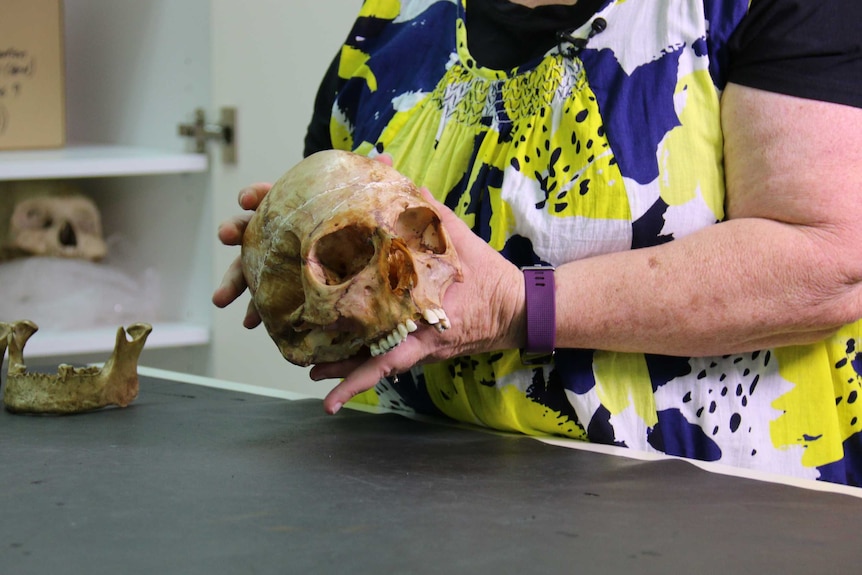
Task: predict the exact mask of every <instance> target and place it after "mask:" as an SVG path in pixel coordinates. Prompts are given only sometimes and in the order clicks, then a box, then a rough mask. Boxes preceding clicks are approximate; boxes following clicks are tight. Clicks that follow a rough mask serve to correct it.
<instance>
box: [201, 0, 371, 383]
mask: <svg viewBox="0 0 862 575" xmlns="http://www.w3.org/2000/svg"><path fill="white" fill-rule="evenodd" d="M360 6H361V1H360V0H325V1H319V2H296V1H294V0H244V1H243V2H238V1H237V0H212V15H211V19H212V27H211V36H212V46H213V87H214V90H213V106H214V107H216V108H217V107H219V106H224V105H234V106H237V107H238V109H239V134H238V152H239V164H238V165H237V166H235V167H230V166H223V165H221V164H220V163H219V162H218V161H217V160H216V161H214V165H213V171H212V176H213V182H214V185H213V187H214V194H215V208H214V212H215V214H214V222H213V237H214V236H215V229H216V225H217V223H218V222H220V221H222V220H224V219H226V218H227V217H229V216H230V215H232V214H235V213H237V212H238V211H239V208H238V207H237V204H236V196H237V193H238V192H239V190H240V189H241V188H242V187H243V186H244V185H247V184H250V183H252V182H256V181H274V180H275V179H277V178H278V177H279V176H280V175H281V174H282V173H284V172H285V171H287V170H288V169H289V168H290V167H291V166H292V165H293V164H295V163H296V162H298V161H299V160H300V159H301V157H302V141H303V137H304V134H305V129H306V126H307V125H308V121H309V119H310V117H311V110H312V106H313V101H314V96H315V94H316V91H317V86H318V83H319V81H320V79H321V77H322V76H323V74H324V72H325V70H326V68H327V66H328V64H329V62H330V61H331V59H332V57H333V56H334V54H335V53H336V50H337V48H338V47H339V46H340V44H341V43H342V41H343V40H344V38H346V37H347V34H348V32H349V31H350V27H351V25H352V23H353V21H354V20H355V17H356V14H357V12H358V11H359V8H360ZM214 158H215V156H214ZM213 241H214V244H215V240H213ZM213 249H214V252H215V257H214V260H215V272H214V276H213V287H215V286H216V285H218V282H219V281H220V280H221V276H222V272H223V271H224V270H225V269H227V266H228V265H229V263H230V261H231V260H232V259H233V258H234V257H235V256H236V255H237V254H238V253H239V252H238V249H237V250H231V249H228V248H225V247H222V246H220V245H214V247H213ZM247 301H248V300H247V298H245V297H244V298H243V299H242V301H241V302H237V303H235V304H233V305H232V306H230V307H229V308H228V309H226V310H218V311H216V312H215V316H214V321H213V337H214V340H213V346H212V362H211V375H212V376H214V377H217V378H220V379H227V380H231V381H239V382H243V383H249V384H253V385H261V386H270V387H276V388H281V389H290V390H294V391H300V392H303V393H308V394H311V395H315V396H322V395H323V394H325V393H326V391H328V389H329V388H331V387H332V382H329V383H313V382H311V381H310V380H309V379H308V377H307V371H306V370H304V369H301V368H297V367H295V366H292V365H290V364H289V363H287V361H285V360H284V359H283V358H282V357H281V355H280V354H279V352H278V350H277V348H276V347H275V344H274V343H273V342H272V341H271V340H270V339H269V337H268V336H267V334H266V332H265V331H264V330H263V328H258V329H256V330H253V331H251V332H249V331H248V330H245V329H244V328H243V327H242V326H241V321H242V316H243V315H244V312H245V308H246V305H247Z"/></svg>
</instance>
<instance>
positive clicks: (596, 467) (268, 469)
mask: <svg viewBox="0 0 862 575" xmlns="http://www.w3.org/2000/svg"><path fill="white" fill-rule="evenodd" d="M0 458H2V466H1V467H0V510H2V515H0V517H2V522H0V573H3V574H5V575H12V574H30V573H34V574H42V573H64V574H77V573H87V574H99V573H111V574H137V573H160V574H165V573H178V574H197V573H207V574H218V573H341V572H350V573H470V574H485V573H489V574H490V573H494V574H505V573H520V574H523V573H557V572H564V573H630V574H633V573H669V572H671V571H673V572H678V573H698V574H703V573H722V574H725V573H730V574H741V573H855V572H858V571H859V569H860V560H862V534H860V533H862V531H860V521H862V499H859V498H855V497H849V496H846V495H841V494H835V493H821V492H816V491H810V490H804V489H800V488H797V487H792V486H787V485H776V484H772V483H765V482H760V481H755V480H751V479H743V478H738V477H728V476H724V475H718V474H714V473H709V472H707V471H704V470H701V469H698V468H696V467H694V466H692V465H690V464H688V463H686V462H682V461H673V460H671V461H658V462H656V461H651V462H644V461H637V460H632V459H628V458H623V457H615V456H611V455H605V454H599V453H591V452H588V451H581V450H573V449H566V448H562V447H557V446H552V445H546V444H543V443H540V442H537V441H535V440H533V439H530V438H525V437H509V436H502V435H497V434H491V433H484V432H481V431H473V430H469V429H462V428H456V427H451V426H447V425H436V424H431V423H426V422H419V421H415V420H411V419H407V418H403V417H400V416H397V415H374V414H367V413H361V412H355V411H350V410H343V412H342V413H341V414H339V415H338V416H335V417H331V416H327V415H325V414H324V413H323V411H322V409H321V406H320V403H319V401H317V400H303V401H290V400H284V399H277V398H271V397H263V396H258V395H252V394H248V393H241V392H235V391H227V390H220V389H213V388H208V387H203V386H198V385H190V384H186V383H177V382H172V381H165V380H158V379H153V378H142V385H141V395H140V397H139V398H138V400H137V401H136V402H135V403H134V404H132V406H130V407H128V408H126V409H107V410H103V411H99V412H92V413H87V414H82V415H75V416H63V417H53V416H52V417H42V416H21V415H12V414H10V413H7V412H5V411H4V412H2V413H0Z"/></svg>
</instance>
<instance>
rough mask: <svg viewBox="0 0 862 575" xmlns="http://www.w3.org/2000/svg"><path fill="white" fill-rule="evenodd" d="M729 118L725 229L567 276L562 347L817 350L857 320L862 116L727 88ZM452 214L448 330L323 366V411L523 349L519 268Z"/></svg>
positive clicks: (570, 267)
mask: <svg viewBox="0 0 862 575" xmlns="http://www.w3.org/2000/svg"><path fill="white" fill-rule="evenodd" d="M722 122H723V129H724V132H725V168H726V181H727V214H728V218H729V220H728V221H726V222H724V223H721V224H718V225H714V226H710V227H709V228H706V229H703V230H701V231H699V232H696V233H693V234H691V235H689V236H686V237H684V238H680V239H678V240H676V241H673V242H669V243H667V244H663V245H661V246H656V247H651V248H644V249H638V250H632V251H627V252H620V253H614V254H608V255H602V256H597V257H594V258H589V259H585V260H580V261H576V262H571V263H568V264H565V265H562V266H560V267H559V268H558V269H557V271H556V275H557V282H556V284H557V346H558V347H575V348H590V349H604V350H614V351H631V352H645V353H660V354H669V355H683V356H687V355H719V354H728V353H735V352H740V351H744V350H754V349H761V348H765V347H772V346H779V345H788V344H794V343H807V342H812V341H816V340H818V339H822V338H823V337H825V336H827V335H828V334H830V333H832V332H833V331H834V330H835V329H837V328H838V327H839V326H841V325H843V324H845V323H848V322H851V321H854V320H856V319H858V318H860V317H862V285H860V280H862V201H859V195H860V192H862V109H857V108H853V107H849V106H843V105H839V104H830V103H823V102H817V101H814V100H803V99H799V98H794V97H790V96H784V95H779V94H774V93H769V92H764V91H759V90H754V89H751V88H745V87H742V86H738V85H729V86H728V87H727V89H726V90H725V92H724V95H723V99H722ZM441 210H445V208H443V207H441ZM446 216H447V217H446V221H445V224H446V225H447V227H448V228H450V232H452V235H453V238H454V239H455V243H456V246H457V248H458V250H459V253H460V254H461V256H462V259H463V260H465V261H464V262H463V263H464V272H465V280H464V282H463V283H461V284H454V285H453V286H451V287H450V289H449V290H448V291H447V293H446V298H445V300H444V307H445V309H446V310H447V313H448V314H449V317H450V320H452V324H453V325H452V328H451V329H449V330H447V331H445V332H443V333H437V332H436V331H434V330H430V329H426V330H420V331H419V332H417V333H416V334H415V337H413V336H411V337H410V338H408V339H407V340H406V341H405V343H404V344H402V345H401V346H398V347H396V348H395V349H393V350H392V351H390V352H389V353H386V354H384V355H382V356H378V357H376V358H373V359H370V360H365V359H354V360H348V361H345V362H339V363H336V364H329V365H318V366H315V367H314V368H313V369H312V372H311V375H312V377H313V378H315V379H323V378H327V377H345V380H344V381H342V382H341V383H340V384H339V385H338V386H336V387H335V388H334V389H333V390H332V391H331V392H330V394H329V396H327V398H326V400H325V402H324V405H325V407H326V409H327V410H328V411H330V412H335V411H337V410H338V408H340V406H341V404H343V403H344V402H345V401H347V400H348V399H349V398H350V397H352V396H353V395H355V394H356V393H358V392H360V391H363V390H365V389H369V388H371V387H372V386H373V385H374V384H375V383H376V382H377V381H378V380H379V379H380V378H381V377H383V376H385V375H391V374H393V373H399V372H402V371H405V370H406V369H408V368H409V367H410V366H412V365H415V364H418V363H423V362H427V361H433V360H439V359H443V358H446V357H453V356H455V355H460V354H463V353H471V352H477V351H492V350H496V349H502V348H507V347H509V348H511V347H521V346H523V345H524V340H525V335H524V334H525V323H524V297H523V279H522V278H520V272H518V271H517V270H516V269H515V268H514V266H512V265H511V264H510V263H509V262H507V261H505V260H503V259H502V258H500V257H499V255H498V254H496V252H494V251H493V250H492V249H491V248H490V247H489V246H487V244H484V242H481V240H479V241H478V242H477V241H476V240H477V239H478V238H476V237H475V236H473V237H472V238H471V237H470V236H471V235H472V234H470V233H469V231H468V230H467V231H466V232H465V230H466V228H465V227H464V226H463V224H461V223H460V222H459V221H458V220H457V219H456V218H455V217H454V215H452V214H451V213H448V214H446ZM495 256H496V257H495ZM488 310H491V313H488Z"/></svg>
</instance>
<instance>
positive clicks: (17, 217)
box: [5, 194, 107, 261]
mask: <svg viewBox="0 0 862 575" xmlns="http://www.w3.org/2000/svg"><path fill="white" fill-rule="evenodd" d="M5 248H6V250H7V251H8V252H11V253H17V254H23V255H33V256H53V257H62V258H80V259H86V260H92V261H98V260H100V259H102V258H103V257H105V253H106V252H107V247H106V245H105V240H104V239H103V237H102V221H101V218H100V216H99V210H98V208H97V207H96V204H95V203H94V202H93V200H91V199H90V198H88V197H86V196H82V195H78V194H75V195H61V196H41V197H34V198H25V199H22V200H20V201H19V202H18V203H17V204H16V205H15V207H14V209H13V211H12V216H11V219H10V221H9V236H8V238H7V241H6V246H5Z"/></svg>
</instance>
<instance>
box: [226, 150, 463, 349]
mask: <svg viewBox="0 0 862 575" xmlns="http://www.w3.org/2000/svg"><path fill="white" fill-rule="evenodd" d="M242 265H243V273H244V275H245V279H246V282H247V283H248V285H249V288H250V290H251V292H252V298H253V302H254V305H255V306H256V308H257V310H258V312H259V314H260V317H261V320H262V321H263V324H264V326H265V327H266V329H267V332H268V333H269V335H270V337H272V339H273V340H274V341H275V343H276V345H277V346H278V348H279V350H280V351H281V354H282V355H283V356H284V357H285V358H286V359H287V360H288V361H290V362H291V363H294V364H297V365H309V364H312V363H319V362H328V361H338V360H340V359H344V358H347V357H350V356H352V355H354V354H356V353H357V352H359V351H360V350H361V349H362V348H363V347H366V346H367V347H368V348H369V350H370V352H371V354H372V355H379V354H381V353H385V352H387V351H389V350H390V349H392V348H393V347H395V346H396V345H398V344H399V343H401V342H402V341H403V340H404V339H406V337H407V335H408V334H409V333H410V332H413V331H415V330H416V329H418V324H419V323H420V322H422V321H424V322H426V323H427V324H431V325H434V326H436V327H437V328H438V329H441V330H442V329H446V328H448V327H449V319H448V317H447V316H446V314H445V312H444V311H443V307H442V303H441V302H442V299H443V294H444V293H445V291H446V289H447V288H448V287H449V285H450V284H451V283H452V282H453V281H461V267H460V262H459V259H458V255H457V253H456V251H455V248H454V247H453V246H452V244H451V242H450V240H449V236H448V235H447V233H446V230H445V229H444V228H443V225H442V222H441V219H440V214H439V213H438V212H437V211H436V209H435V208H434V207H433V206H432V205H431V204H430V203H428V202H427V201H426V200H425V199H424V198H423V197H422V195H421V193H420V192H419V190H418V189H417V188H416V186H415V185H414V184H413V183H412V182H411V181H410V180H409V179H407V178H406V177H404V176H403V175H401V174H400V173H398V172H397V171H395V170H394V169H393V168H391V167H390V166H387V165H386V164H384V163H382V162H378V161H375V160H371V159H369V158H366V157H364V156H360V155H358V154H354V153H350V152H343V151H335V150H329V151H323V152H318V153H316V154H314V155H312V156H309V157H308V158H306V159H305V160H303V161H302V162H300V163H299V164H297V165H296V166H295V167H294V168H292V169H291V170H290V171H288V172H287V173H286V174H285V175H284V176H282V177H281V178H280V179H279V180H278V181H277V182H276V183H275V185H273V187H272V189H271V190H270V191H269V193H268V194H267V195H266V196H265V197H264V199H263V201H262V202H261V204H260V206H259V207H258V208H257V211H256V212H255V214H254V215H253V217H252V218H251V221H250V222H249V224H248V226H247V228H246V230H245V233H244V235H243V244H242Z"/></svg>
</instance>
